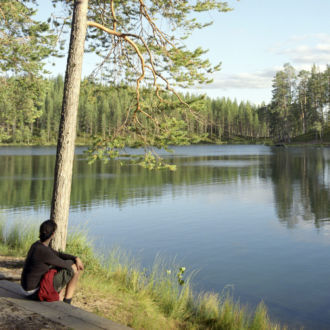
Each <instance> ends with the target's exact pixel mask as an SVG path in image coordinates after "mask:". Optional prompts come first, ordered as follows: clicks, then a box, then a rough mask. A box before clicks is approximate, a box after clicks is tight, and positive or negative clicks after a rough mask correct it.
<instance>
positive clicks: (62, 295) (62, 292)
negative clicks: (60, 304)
mask: <svg viewBox="0 0 330 330" xmlns="http://www.w3.org/2000/svg"><path fill="white" fill-rule="evenodd" d="M64 293H65V287H64V288H63V289H62V290H61V291H60V293H59V295H60V299H59V300H60V301H63V298H64Z"/></svg>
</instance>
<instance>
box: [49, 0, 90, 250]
mask: <svg viewBox="0 0 330 330" xmlns="http://www.w3.org/2000/svg"><path fill="white" fill-rule="evenodd" d="M87 7H88V0H75V2H74V10H73V18H72V25H71V37H70V48H69V55H68V60H67V67H66V73H65V82H64V93H63V103H62V112H61V121H60V127H59V135H58V142H57V152H56V164H55V175H54V187H53V198H52V206H51V213H50V218H51V219H52V220H54V221H55V222H56V224H57V230H56V234H55V237H54V239H53V241H52V247H53V248H54V249H56V250H62V251H64V250H65V246H66V238H67V228H68V217H69V208H70V194H71V181H72V168H73V159H74V151H75V139H76V125H77V113H78V104H79V92H80V82H81V71H82V62H83V55H84V44H85V38H86V29H87Z"/></svg>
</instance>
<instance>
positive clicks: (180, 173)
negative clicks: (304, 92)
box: [0, 146, 330, 228]
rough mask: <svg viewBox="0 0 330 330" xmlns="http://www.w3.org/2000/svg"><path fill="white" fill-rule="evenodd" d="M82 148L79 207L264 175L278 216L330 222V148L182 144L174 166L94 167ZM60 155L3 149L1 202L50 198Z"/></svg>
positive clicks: (37, 203) (76, 185)
mask: <svg viewBox="0 0 330 330" xmlns="http://www.w3.org/2000/svg"><path fill="white" fill-rule="evenodd" d="M10 151H11V152H10ZM81 151H82V150H81V149H79V152H78V153H77V155H76V160H75V163H74V176H73V185H72V194H71V206H72V208H73V209H79V208H81V209H85V208H86V207H87V208H88V207H93V205H97V204H100V203H101V204H102V203H103V204H104V203H107V204H110V205H117V206H120V207H123V206H124V205H126V204H127V203H129V204H132V203H133V204H135V203H136V202H137V201H139V202H141V201H144V202H151V201H154V200H157V199H159V198H160V197H161V196H162V195H163V194H165V193H168V192H170V193H171V194H173V195H177V194H180V193H182V192H183V191H184V192H185V194H189V191H190V190H191V189H190V188H188V187H197V186H199V187H202V186H209V185H222V186H223V189H228V187H227V188H226V185H227V186H228V185H233V187H235V185H237V184H238V183H239V184H248V183H249V184H252V189H253V183H254V182H256V181H257V180H266V181H269V180H271V182H272V186H273V191H274V202H275V205H276V211H277V215H278V218H279V219H280V221H281V222H283V223H286V224H287V226H288V227H290V228H291V227H293V226H295V225H296V224H297V223H299V222H301V221H308V222H310V221H313V223H314V224H315V226H316V227H317V228H318V227H320V226H322V225H323V224H324V223H326V222H329V221H330V192H329V190H330V182H329V179H330V166H329V163H330V156H329V155H330V150H329V149H321V148H288V149H280V148H273V149H271V148H265V147H262V146H260V147H258V146H253V147H251V146H247V147H245V146H243V147H240V146H236V147H228V146H225V147H222V146H203V147H202V146H196V147H183V148H176V150H175V151H176V155H179V156H168V160H169V161H170V162H172V163H173V164H176V165H177V171H175V172H169V171H148V170H145V169H143V168H141V167H138V166H120V164H119V163H118V162H117V161H111V162H109V163H108V164H104V163H102V162H97V163H95V164H93V165H92V166H90V165H88V164H87V162H86V160H85V158H84V156H83V154H82V152H81ZM240 151H241V152H240ZM239 152H240V153H239ZM15 153H17V154H18V155H15ZM54 162H55V156H54V148H53V149H52V148H45V149H42V148H36V149H30V154H27V152H26V151H24V149H22V148H18V149H15V148H12V149H10V148H1V149H0V168H1V173H0V201H1V208H5V209H11V208H15V209H17V208H20V207H31V206H32V207H33V208H34V209H38V208H40V207H45V206H46V207H47V205H50V197H51V194H52V184H53V168H54Z"/></svg>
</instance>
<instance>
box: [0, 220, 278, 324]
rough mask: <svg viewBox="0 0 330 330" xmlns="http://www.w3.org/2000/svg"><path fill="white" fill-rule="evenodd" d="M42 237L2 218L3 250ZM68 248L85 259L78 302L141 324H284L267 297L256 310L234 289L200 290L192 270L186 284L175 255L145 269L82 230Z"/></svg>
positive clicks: (20, 252)
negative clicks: (102, 252) (274, 317)
mask: <svg viewBox="0 0 330 330" xmlns="http://www.w3.org/2000/svg"><path fill="white" fill-rule="evenodd" d="M37 237H38V235H37V227H32V228H29V227H28V226H24V225H23V226H22V225H21V224H19V223H15V224H14V225H12V226H11V227H10V228H6V224H5V223H4V222H3V221H2V222H1V221H0V254H5V255H14V256H25V255H26V253H27V251H28V249H29V247H30V245H31V244H32V243H33V242H34V241H35V240H37ZM66 252H68V253H71V254H73V255H77V256H80V257H81V259H82V260H83V262H84V265H85V271H84V273H83V276H82V278H81V279H80V282H79V289H78V291H77V293H76V295H75V297H74V304H76V305H77V306H80V307H83V308H86V309H88V310H90V311H92V312H95V313H97V314H100V315H102V316H105V317H108V318H110V319H112V320H114V321H117V322H120V323H123V324H126V325H128V326H131V327H133V328H135V329H226V330H227V329H228V330H230V329H251V330H252V329H253V330H256V329H281V327H280V326H279V325H277V324H273V323H271V321H270V320H269V318H268V315H267V310H266V307H265V305H264V304H263V303H261V304H260V305H259V306H258V307H257V309H256V310H255V312H254V313H252V314H251V313H250V312H248V310H247V308H245V307H242V306H240V304H239V303H238V302H235V301H234V300H233V299H232V297H231V296H230V295H226V294H223V295H219V294H217V293H210V292H208V293H200V294H198V295H197V294H196V293H194V292H193V290H192V288H191V277H192V273H190V274H188V275H186V274H183V275H184V276H183V279H184V284H183V285H180V283H179V281H178V272H179V268H180V267H179V265H177V264H176V263H175V261H173V262H170V263H169V262H166V260H164V259H163V258H161V257H157V258H156V261H155V263H154V265H153V267H152V268H151V269H143V268H142V267H141V266H140V265H139V263H138V262H137V261H136V260H135V259H134V258H132V257H131V256H130V255H129V254H128V253H125V252H124V251H123V250H121V249H120V248H115V249H113V250H112V251H110V253H109V255H108V256H98V255H97V254H96V253H95V252H94V251H93V247H92V244H91V242H90V241H88V239H87V235H86V233H84V232H79V231H77V232H74V233H72V234H70V235H69V237H68V244H67V250H66ZM181 266H182V265H181Z"/></svg>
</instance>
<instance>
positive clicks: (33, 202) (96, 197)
mask: <svg viewBox="0 0 330 330" xmlns="http://www.w3.org/2000/svg"><path fill="white" fill-rule="evenodd" d="M166 157H167V158H168V161H170V162H172V163H174V164H176V165H177V170H176V171H175V172H169V171H156V172H155V171H148V170H145V169H143V168H140V167H137V166H120V165H119V163H118V162H117V161H111V162H109V163H108V164H104V163H102V162H97V163H95V164H93V165H92V166H90V165H88V164H87V162H86V160H85V156H84V155H83V148H77V150H76V159H75V164H74V177H73V186H72V194H71V211H70V226H71V228H73V227H75V226H79V225H83V226H84V227H85V228H87V229H88V232H89V235H90V237H91V238H93V239H94V242H95V246H96V248H98V249H101V250H103V251H106V250H108V249H109V248H111V247H112V246H121V247H123V248H124V249H125V250H128V251H130V252H131V253H132V254H133V255H134V256H137V257H138V258H139V259H140V260H141V263H142V264H143V265H150V264H152V262H153V260H154V258H155V256H156V255H157V254H159V253H160V254H161V255H162V256H163V257H166V258H168V259H171V258H174V257H175V258H176V261H177V263H179V264H180V265H181V266H185V267H186V268H187V269H188V270H197V273H196V275H195V276H194V280H193V282H194V284H195V288H196V290H208V291H209V290H210V291H216V292H223V290H229V291H230V292H231V293H232V294H233V295H234V297H235V298H237V299H240V301H241V303H243V304H244V303H248V304H249V305H250V306H252V307H253V306H255V305H256V304H258V303H259V302H260V301H261V300H263V301H264V302H265V303H266V305H267V306H268V308H269V312H270V315H271V317H272V318H273V319H274V320H278V321H281V322H283V323H287V324H289V326H290V328H295V327H298V326H300V325H304V326H305V328H306V329H330V253H329V250H330V149H329V148H288V149H283V148H271V147H266V146H229V145H228V146H215V145H203V146H189V147H176V148H174V154H173V155H168V156H166ZM54 162H55V148H51V147H50V148H46V147H45V148H39V147H35V148H28V147H25V148H18V147H3V148H0V169H1V172H0V210H1V211H0V212H1V214H2V215H0V216H2V217H3V218H6V219H9V221H16V220H23V221H31V222H34V221H35V220H38V221H42V220H44V219H46V218H47V217H48V214H49V205H50V198H51V194H52V182H53V167H54Z"/></svg>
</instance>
